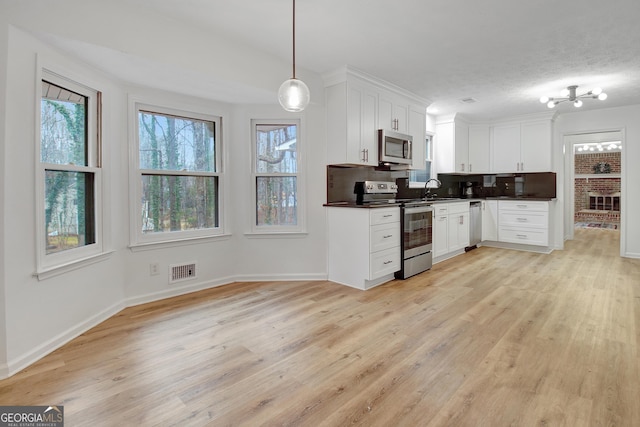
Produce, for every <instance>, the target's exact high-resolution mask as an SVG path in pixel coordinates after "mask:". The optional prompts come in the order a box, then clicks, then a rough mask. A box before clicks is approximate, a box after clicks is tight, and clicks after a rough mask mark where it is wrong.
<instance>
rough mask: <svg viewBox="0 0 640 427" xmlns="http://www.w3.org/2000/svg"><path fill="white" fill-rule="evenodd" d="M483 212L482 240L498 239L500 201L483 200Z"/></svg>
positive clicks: (494, 240) (495, 240)
mask: <svg viewBox="0 0 640 427" xmlns="http://www.w3.org/2000/svg"><path fill="white" fill-rule="evenodd" d="M480 209H481V214H482V240H483V241H486V240H488V241H492V242H497V241H498V201H497V200H483V201H482V203H481V207H480Z"/></svg>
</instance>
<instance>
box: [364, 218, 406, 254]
mask: <svg viewBox="0 0 640 427" xmlns="http://www.w3.org/2000/svg"><path fill="white" fill-rule="evenodd" d="M394 246H400V223H399V222H392V223H390V224H381V225H373V226H371V239H370V252H377V251H381V250H383V249H389V248H393V247H394Z"/></svg>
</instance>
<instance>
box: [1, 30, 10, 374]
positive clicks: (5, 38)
mask: <svg viewBox="0 0 640 427" xmlns="http://www.w3.org/2000/svg"><path fill="white" fill-rule="evenodd" d="M1 21H2V19H0V100H3V99H7V93H6V89H7V67H6V61H5V60H4V59H5V58H7V49H8V47H9V32H8V31H9V29H8V27H7V26H6V25H2V23H1ZM5 114H6V103H5V102H1V101H0V378H3V377H5V376H6V375H7V335H6V327H5V325H6V321H7V320H6V312H5V307H6V301H7V299H6V295H5V283H6V274H5V273H6V271H7V269H6V268H5V247H6V240H5V235H4V230H5V214H4V212H5V203H4V199H5V196H4V194H5V191H4V187H5V183H6V182H7V181H6V180H5V178H4V170H5V168H6V165H5V159H6V158H5V155H4V152H5V141H6V134H5V132H6V127H5V123H6V122H5V119H6V117H5Z"/></svg>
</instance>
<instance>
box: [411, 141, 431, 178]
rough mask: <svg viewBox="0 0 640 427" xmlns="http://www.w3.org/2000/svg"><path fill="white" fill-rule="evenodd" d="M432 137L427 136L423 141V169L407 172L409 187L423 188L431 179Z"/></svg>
mask: <svg viewBox="0 0 640 427" xmlns="http://www.w3.org/2000/svg"><path fill="white" fill-rule="evenodd" d="M432 141H433V135H430V134H427V137H426V140H425V153H426V157H427V158H426V159H425V168H424V169H416V170H412V171H410V172H409V186H410V187H424V186H425V184H426V182H427V181H428V180H429V179H431V161H432V155H433V143H432Z"/></svg>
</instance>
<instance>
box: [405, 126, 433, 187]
mask: <svg viewBox="0 0 640 427" xmlns="http://www.w3.org/2000/svg"><path fill="white" fill-rule="evenodd" d="M434 136H435V134H434V133H433V132H426V134H425V138H426V137H429V138H430V140H431V143H430V144H429V149H428V150H427V152H426V155H427V157H426V159H425V160H429V161H431V170H430V171H429V175H430V176H431V177H432V178H435V177H434V176H433V139H434ZM409 177H411V175H410V174H409ZM424 186H425V183H424V182H421V181H411V180H410V181H409V188H424Z"/></svg>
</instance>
